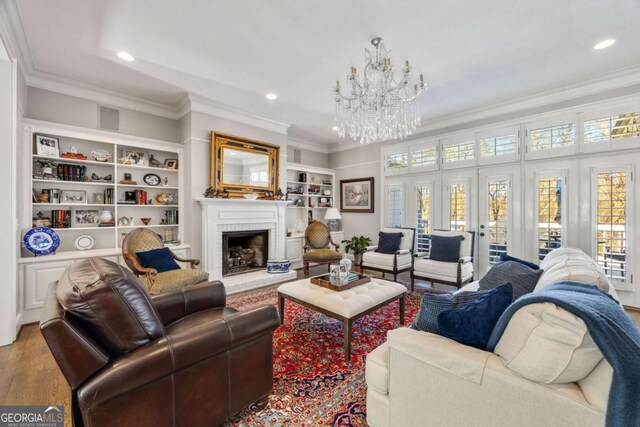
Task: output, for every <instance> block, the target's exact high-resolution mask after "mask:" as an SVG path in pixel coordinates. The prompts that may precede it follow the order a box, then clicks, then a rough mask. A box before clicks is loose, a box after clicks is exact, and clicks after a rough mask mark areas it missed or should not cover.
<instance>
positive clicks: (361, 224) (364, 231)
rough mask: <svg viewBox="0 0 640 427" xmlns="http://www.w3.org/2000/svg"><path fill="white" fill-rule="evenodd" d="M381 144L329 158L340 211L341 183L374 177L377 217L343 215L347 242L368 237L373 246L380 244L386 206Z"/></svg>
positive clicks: (347, 151) (355, 149)
mask: <svg viewBox="0 0 640 427" xmlns="http://www.w3.org/2000/svg"><path fill="white" fill-rule="evenodd" d="M380 148H381V145H380V144H369V145H363V146H361V147H358V148H354V149H351V150H346V151H340V152H338V153H332V154H330V155H329V167H330V168H331V169H335V171H336V191H337V193H338V194H336V196H337V197H336V201H335V202H336V207H339V206H340V180H341V179H351V178H368V177H373V182H374V184H373V185H374V195H375V200H374V213H346V212H341V215H342V229H343V230H344V231H345V238H346V239H349V238H351V237H353V236H361V235H362V236H366V237H369V238H370V239H371V242H372V243H373V244H376V243H377V241H378V232H379V231H380V218H381V214H382V212H381V206H382V204H381V203H382V202H381V200H382V197H380V196H381V194H382V190H383V187H382V181H381V179H380Z"/></svg>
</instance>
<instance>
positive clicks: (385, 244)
mask: <svg viewBox="0 0 640 427" xmlns="http://www.w3.org/2000/svg"><path fill="white" fill-rule="evenodd" d="M401 240H402V233H383V232H382V231H381V232H380V233H378V249H377V250H376V252H380V253H381V254H395V253H396V252H398V249H400V241H401Z"/></svg>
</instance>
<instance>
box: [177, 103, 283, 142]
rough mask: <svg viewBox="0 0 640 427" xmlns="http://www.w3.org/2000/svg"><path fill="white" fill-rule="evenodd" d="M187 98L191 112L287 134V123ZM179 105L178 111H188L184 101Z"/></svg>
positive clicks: (219, 104) (222, 105) (226, 106)
mask: <svg viewBox="0 0 640 427" xmlns="http://www.w3.org/2000/svg"><path fill="white" fill-rule="evenodd" d="M188 98H189V103H190V110H191V111H197V112H199V113H204V114H210V115H212V116H216V117H221V118H223V119H227V120H232V121H234V122H239V123H244V124H246V125H250V126H255V127H258V128H261V129H265V130H268V131H271V132H276V133H280V134H283V135H286V134H287V129H289V126H290V124H289V123H285V122H281V121H278V120H274V119H270V118H268V117H265V116H262V115H260V114H256V113H252V112H249V111H245V110H241V109H239V108H235V107H231V106H228V105H224V104H221V103H219V102H216V101H214V100H212V99H209V98H205V97H202V96H200V95H196V94H194V93H189V94H188ZM183 100H184V99H183ZM180 104H183V105H182V108H180V111H188V110H186V101H184V102H181V103H180Z"/></svg>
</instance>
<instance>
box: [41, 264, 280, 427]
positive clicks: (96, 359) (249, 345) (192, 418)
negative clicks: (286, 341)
mask: <svg viewBox="0 0 640 427" xmlns="http://www.w3.org/2000/svg"><path fill="white" fill-rule="evenodd" d="M225 302H226V295H225V289H224V286H223V285H222V283H220V282H209V283H204V284H198V285H194V286H191V287H188V288H184V289H181V290H179V291H176V292H169V293H166V294H161V295H158V296H154V297H151V296H149V294H148V293H147V291H146V289H145V287H144V285H143V284H142V283H141V282H140V281H139V280H138V278H136V277H135V276H134V275H133V273H131V272H130V271H128V270H126V269H125V268H124V267H122V266H120V265H118V264H115V263H113V262H110V261H108V260H105V259H101V258H89V259H85V260H81V261H78V262H76V263H74V264H73V265H72V266H70V267H69V268H67V270H66V271H65V273H64V274H63V276H62V278H61V279H60V280H59V281H58V282H56V283H52V284H51V285H50V287H49V290H48V295H47V299H46V302H45V307H44V313H43V318H42V321H41V323H40V330H41V331H42V334H43V336H44V338H45V340H46V342H47V344H48V345H49V348H50V349H51V352H52V353H53V356H54V358H55V359H56V361H57V363H58V366H60V369H61V370H62V373H63V374H64V376H65V378H66V379H67V381H68V383H69V385H70V386H71V392H72V415H73V419H74V424H75V425H76V426H82V425H85V426H91V427H100V426H141V427H144V426H153V427H161V426H194V427H195V426H215V425H219V424H221V423H223V422H224V421H225V420H226V419H227V418H229V417H230V416H232V415H234V414H236V413H237V412H239V411H240V410H242V409H243V408H246V407H247V406H249V405H251V404H252V403H257V404H258V406H260V407H263V406H264V405H266V403H267V401H268V396H269V394H270V393H271V390H272V387H273V364H272V363H273V360H272V358H273V351H272V347H273V331H274V330H275V329H276V328H277V327H278V324H279V319H278V314H277V311H276V309H275V307H273V306H268V305H264V306H259V307H254V308H251V309H248V310H244V311H240V312H239V311H237V310H235V309H233V308H230V307H226V306H225Z"/></svg>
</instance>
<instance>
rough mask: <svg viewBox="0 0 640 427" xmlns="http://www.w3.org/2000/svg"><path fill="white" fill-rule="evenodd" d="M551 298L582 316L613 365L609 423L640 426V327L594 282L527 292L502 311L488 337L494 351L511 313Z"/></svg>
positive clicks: (610, 426)
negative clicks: (591, 284)
mask: <svg viewBox="0 0 640 427" xmlns="http://www.w3.org/2000/svg"><path fill="white" fill-rule="evenodd" d="M545 302H550V303H553V304H556V305H557V306H559V307H562V308H564V309H565V310H567V311H568V312H570V313H572V314H574V315H575V316H578V317H579V318H581V319H582V320H583V321H584V323H585V324H586V326H587V329H588V330H589V333H590V334H591V337H592V338H593V340H594V341H595V343H596V345H597V346H598V348H599V349H600V351H601V352H602V354H603V355H604V357H605V359H607V361H608V362H609V364H610V365H611V366H612V367H613V380H612V382H611V389H610V391H609V403H608V407H607V427H629V426H640V403H638V397H639V396H640V330H638V327H637V326H636V324H635V322H634V321H633V320H632V319H631V318H630V317H629V316H628V315H627V313H625V312H624V309H623V308H622V307H621V306H620V305H619V304H618V303H617V302H616V301H615V300H614V299H613V297H611V295H609V294H607V293H606V292H604V291H602V290H600V289H598V288H597V287H595V286H588V285H584V284H580V283H575V282H568V281H566V282H559V283H556V284H553V285H551V286H549V287H547V288H545V289H544V290H542V291H540V292H537V293H533V294H528V295H525V296H523V297H521V298H519V299H518V300H517V301H516V302H514V303H513V304H511V305H510V306H509V308H507V310H506V311H505V312H504V313H503V314H502V317H500V320H498V323H497V325H496V327H495V329H494V330H493V333H492V334H491V338H489V344H488V345H487V350H488V351H493V350H494V349H495V347H496V344H498V341H499V340H500V337H501V336H502V333H503V332H504V330H505V329H506V327H507V324H508V323H509V320H510V319H511V316H513V314H514V313H515V312H516V311H518V310H519V309H520V308H521V307H523V306H525V305H527V304H537V303H545Z"/></svg>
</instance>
